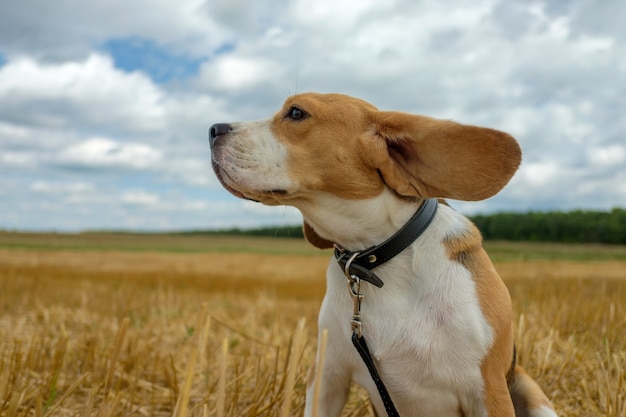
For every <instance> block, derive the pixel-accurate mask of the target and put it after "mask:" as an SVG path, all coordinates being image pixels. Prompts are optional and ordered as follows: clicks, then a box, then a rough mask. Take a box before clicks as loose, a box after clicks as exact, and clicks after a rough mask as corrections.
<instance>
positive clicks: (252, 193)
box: [212, 161, 289, 205]
mask: <svg viewBox="0 0 626 417" xmlns="http://www.w3.org/2000/svg"><path fill="white" fill-rule="evenodd" d="M212 165H213V171H214V172H215V175H216V176H217V179H218V180H219V182H220V184H222V187H224V188H225V189H226V191H228V192H229V193H231V194H232V195H234V196H235V197H238V198H242V199H244V200H250V201H255V202H257V203H263V204H271V205H274V204H282V203H281V202H280V201H278V200H279V199H281V200H282V199H284V198H288V197H289V192H288V191H287V190H285V189H281V188H275V189H270V190H248V189H242V187H240V186H238V183H237V181H235V180H234V179H233V178H232V177H231V176H230V175H228V172H226V171H225V170H224V169H222V168H221V167H220V166H219V164H217V163H216V162H215V161H212Z"/></svg>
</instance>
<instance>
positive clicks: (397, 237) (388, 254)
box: [334, 198, 438, 287]
mask: <svg viewBox="0 0 626 417" xmlns="http://www.w3.org/2000/svg"><path fill="white" fill-rule="evenodd" d="M437 205H438V203H437V200H436V199H434V198H431V199H428V200H426V201H424V203H423V204H422V205H421V206H420V208H419V209H418V210H417V212H415V214H414V215H413V217H411V218H410V219H409V221H408V222H407V223H406V224H405V225H404V226H402V228H401V229H400V230H398V231H397V232H396V233H395V234H394V235H393V236H391V237H390V238H389V239H387V240H385V241H384V242H383V243H381V244H380V245H376V246H372V247H370V248H367V249H365V250H362V251H357V252H350V251H348V250H346V249H343V248H341V247H339V246H337V245H335V251H334V255H335V259H336V260H337V262H338V263H339V265H340V266H341V268H342V269H343V270H345V267H346V264H347V263H348V261H349V260H350V259H352V262H350V265H349V273H350V274H351V275H356V276H358V277H359V278H361V279H362V280H365V281H367V282H370V283H372V284H374V285H376V286H377V287H382V286H383V284H384V283H383V281H382V280H381V279H380V278H379V277H378V276H376V274H374V273H373V272H372V271H371V269H374V268H376V267H377V266H380V265H382V264H384V263H385V262H387V261H388V260H390V259H391V258H393V257H394V256H396V255H397V254H399V253H400V252H402V251H403V250H404V249H406V248H407V247H408V246H409V245H410V244H411V243H413V242H414V241H415V240H416V239H417V238H418V237H419V236H420V235H421V234H422V233H423V232H424V230H426V228H427V227H428V225H429V224H430V223H431V221H432V220H433V218H434V217H435V213H436V212H437ZM355 254H356V256H355Z"/></svg>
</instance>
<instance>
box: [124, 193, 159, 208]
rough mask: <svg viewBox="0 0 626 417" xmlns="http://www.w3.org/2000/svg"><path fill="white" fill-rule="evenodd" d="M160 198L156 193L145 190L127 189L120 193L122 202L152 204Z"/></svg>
mask: <svg viewBox="0 0 626 417" xmlns="http://www.w3.org/2000/svg"><path fill="white" fill-rule="evenodd" d="M160 200H161V199H160V198H159V196H158V194H154V193H148V192H145V191H128V192H125V193H124V194H122V202H123V203H125V204H133V205H140V206H141V205H147V206H154V205H155V204H158V203H159V202H160Z"/></svg>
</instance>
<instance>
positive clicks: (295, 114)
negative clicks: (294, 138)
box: [286, 107, 309, 120]
mask: <svg viewBox="0 0 626 417" xmlns="http://www.w3.org/2000/svg"><path fill="white" fill-rule="evenodd" d="M308 116H309V115H308V114H307V112H305V111H304V110H300V109H299V108H297V107H291V108H290V109H289V110H288V111H287V114H286V117H287V118H289V119H291V120H303V119H306V118H307V117H308Z"/></svg>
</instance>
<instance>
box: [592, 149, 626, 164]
mask: <svg viewBox="0 0 626 417" xmlns="http://www.w3.org/2000/svg"><path fill="white" fill-rule="evenodd" d="M589 161H590V162H591V164H593V165H597V166H600V167H605V168H606V167H613V166H616V167H618V166H621V167H624V166H625V163H626V148H625V146H624V145H609V146H605V147H600V148H593V149H590V150H589Z"/></svg>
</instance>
